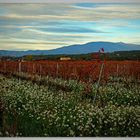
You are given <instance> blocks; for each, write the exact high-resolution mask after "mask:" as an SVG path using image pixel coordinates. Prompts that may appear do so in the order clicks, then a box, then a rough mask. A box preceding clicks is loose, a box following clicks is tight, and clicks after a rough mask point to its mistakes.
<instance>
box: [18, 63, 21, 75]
mask: <svg viewBox="0 0 140 140" xmlns="http://www.w3.org/2000/svg"><path fill="white" fill-rule="evenodd" d="M18 71H19V73H20V72H21V62H19V63H18Z"/></svg>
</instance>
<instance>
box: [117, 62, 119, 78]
mask: <svg viewBox="0 0 140 140" xmlns="http://www.w3.org/2000/svg"><path fill="white" fill-rule="evenodd" d="M118 76H119V65H118V64H117V77H118Z"/></svg>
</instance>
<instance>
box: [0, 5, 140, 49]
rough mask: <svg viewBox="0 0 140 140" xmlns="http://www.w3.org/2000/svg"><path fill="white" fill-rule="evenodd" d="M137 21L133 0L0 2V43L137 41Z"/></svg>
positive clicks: (46, 45) (37, 45)
mask: <svg viewBox="0 0 140 140" xmlns="http://www.w3.org/2000/svg"><path fill="white" fill-rule="evenodd" d="M139 24H140V8H139V4H135V3H131V4H128V3H123V4H120V3H116V4H114V3H108V4H107V3H61V4H60V3H59V4H22V5H21V4H0V46H1V48H3V49H4V47H5V48H8V47H9V48H10V49H11V47H12V48H15V49H18V48H19V49H21V48H22V49H52V48H58V47H62V46H65V45H72V44H77V43H79V44H82V43H86V42H90V41H115V40H116V41H122V42H123V41H125V42H131V41H132V42H135V41H136V42H138V38H139V33H138V32H139V30H140V27H139ZM10 44H11V45H10Z"/></svg>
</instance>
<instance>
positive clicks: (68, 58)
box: [60, 57, 71, 60]
mask: <svg viewBox="0 0 140 140" xmlns="http://www.w3.org/2000/svg"><path fill="white" fill-rule="evenodd" d="M60 60H71V58H70V57H60Z"/></svg>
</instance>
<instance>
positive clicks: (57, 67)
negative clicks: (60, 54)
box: [56, 62, 59, 77]
mask: <svg viewBox="0 0 140 140" xmlns="http://www.w3.org/2000/svg"><path fill="white" fill-rule="evenodd" d="M58 69H59V64H58V62H57V64H56V76H57V77H58Z"/></svg>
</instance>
